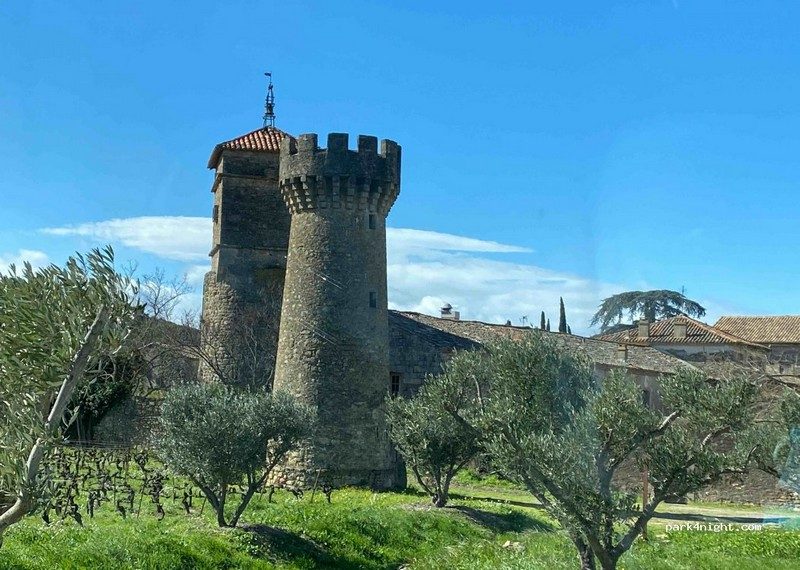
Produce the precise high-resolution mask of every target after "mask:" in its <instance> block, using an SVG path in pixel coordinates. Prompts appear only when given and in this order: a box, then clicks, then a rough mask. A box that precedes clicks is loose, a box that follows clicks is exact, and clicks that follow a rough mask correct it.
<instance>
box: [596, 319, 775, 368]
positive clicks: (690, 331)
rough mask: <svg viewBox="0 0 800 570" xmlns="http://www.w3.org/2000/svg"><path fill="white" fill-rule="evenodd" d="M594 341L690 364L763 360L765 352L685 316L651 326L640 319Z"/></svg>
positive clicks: (763, 349)
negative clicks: (638, 348)
mask: <svg viewBox="0 0 800 570" xmlns="http://www.w3.org/2000/svg"><path fill="white" fill-rule="evenodd" d="M595 338H597V339H600V340H607V341H611V342H617V343H621V344H625V345H628V346H631V345H633V346H650V347H653V348H655V349H657V350H659V351H661V352H665V353H669V354H672V355H673V356H677V357H678V358H680V359H682V360H686V361H690V362H702V361H705V360H709V359H712V360H719V359H731V360H741V359H744V358H759V357H762V358H763V357H765V356H766V355H767V353H768V352H769V348H768V347H767V346H765V345H762V344H759V343H756V342H753V341H750V340H747V339H745V338H742V337H739V336H737V335H735V334H732V333H730V332H728V331H726V330H724V329H722V328H720V327H717V326H711V325H707V324H705V323H703V322H700V321H698V320H695V319H692V318H690V317H686V316H679V317H672V318H668V319H661V320H658V321H655V322H652V323H651V322H649V321H647V320H644V319H643V320H640V321H638V322H637V323H636V325H635V326H634V327H632V328H629V329H625V330H621V331H617V332H614V333H609V334H601V335H598V336H596V337H595Z"/></svg>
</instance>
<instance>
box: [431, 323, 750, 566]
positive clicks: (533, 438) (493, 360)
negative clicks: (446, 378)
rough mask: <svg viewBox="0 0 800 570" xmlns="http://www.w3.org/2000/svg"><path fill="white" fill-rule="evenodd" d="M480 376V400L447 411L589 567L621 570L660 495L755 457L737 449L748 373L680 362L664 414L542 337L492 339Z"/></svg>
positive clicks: (628, 386)
mask: <svg viewBox="0 0 800 570" xmlns="http://www.w3.org/2000/svg"><path fill="white" fill-rule="evenodd" d="M458 358H459V357H458V356H457V357H456V359H458ZM479 371H480V372H479V374H480V377H479V378H465V379H464V383H473V384H475V385H476V386H478V387H479V388H480V390H479V392H477V393H476V401H477V406H475V407H466V408H465V410H466V411H467V412H468V413H460V412H459V411H458V410H455V409H452V408H450V413H451V414H453V416H454V417H456V418H459V421H461V422H463V423H464V424H465V425H469V426H471V427H472V428H473V429H475V430H477V431H479V432H481V435H482V437H483V441H484V446H485V448H486V451H487V453H488V455H489V456H490V458H491V459H492V461H493V462H494V463H495V467H496V468H498V469H499V470H500V471H501V472H504V474H505V475H507V476H509V477H511V478H513V479H516V480H518V481H520V482H522V483H523V484H524V485H525V486H526V487H527V489H528V490H529V491H530V492H531V493H532V494H533V495H534V496H535V497H536V498H537V499H538V500H539V501H540V502H541V503H542V505H543V506H544V508H545V509H546V510H547V511H548V512H549V513H550V514H551V516H553V517H554V518H556V519H557V520H558V521H559V522H560V523H561V525H562V526H563V528H564V529H565V530H566V531H567V532H568V534H569V536H570V538H571V540H572V542H573V543H574V545H575V547H576V550H577V552H578V556H579V558H580V561H581V565H582V567H583V568H595V567H596V564H597V562H599V563H600V566H601V567H602V568H604V569H610V568H616V566H617V563H618V561H619V559H620V557H621V556H622V555H623V554H624V553H625V552H626V551H627V550H628V549H630V547H631V546H632V544H633V542H634V541H635V540H636V538H637V537H639V536H640V535H641V533H642V531H643V530H644V528H645V526H646V524H647V522H648V521H649V520H650V519H651V518H652V516H653V515H654V513H655V510H656V508H657V507H658V505H659V504H660V503H661V502H662V501H664V500H665V499H666V498H667V497H669V496H672V495H685V494H688V493H691V492H694V491H697V490H699V489H701V488H702V487H703V486H705V485H708V484H710V483H713V482H715V481H717V480H718V479H719V478H721V477H722V476H723V475H724V474H725V473H732V472H737V473H740V472H743V470H744V468H745V465H746V464H747V462H748V461H749V459H750V457H749V456H750V454H751V452H752V449H751V450H750V451H749V452H747V453H742V452H741V451H740V449H739V448H737V447H736V445H735V441H736V438H737V437H739V436H740V435H742V434H743V433H745V432H746V430H747V429H748V428H749V426H751V425H752V420H753V409H754V402H755V393H756V388H755V386H754V385H753V384H752V383H750V382H749V381H747V379H745V378H740V377H732V378H729V379H726V380H724V381H717V382H711V381H709V380H708V379H707V378H706V377H705V376H704V375H703V374H702V373H700V372H699V371H697V370H696V369H690V368H688V367H687V368H685V369H682V370H680V371H679V372H678V373H677V374H675V375H673V376H670V377H664V378H662V379H661V382H660V389H661V397H662V400H663V402H664V403H665V406H666V409H667V410H668V412H665V413H661V412H659V411H656V410H652V409H649V408H647V407H646V406H644V405H643V404H642V399H641V391H640V389H639V387H638V386H637V385H636V383H635V382H634V381H633V380H632V379H629V378H627V377H626V376H625V375H624V374H622V373H612V374H610V375H609V376H607V377H606V378H604V379H603V381H602V382H596V381H595V380H594V378H593V375H592V373H591V366H590V364H589V363H588V362H587V361H586V360H585V359H584V357H583V356H580V355H577V354H575V353H573V352H570V350H569V349H568V348H567V347H563V346H558V345H556V344H554V343H553V342H552V341H550V340H548V339H546V338H544V335H538V334H536V333H533V334H531V336H530V337H529V338H528V339H526V340H524V341H522V342H517V343H515V342H511V341H504V342H500V343H498V344H495V345H490V346H488V347H487V350H486V351H485V353H484V356H482V363H481V366H480V368H479ZM444 406H445V408H448V405H447V403H446V402H445V403H444ZM470 414H471V415H470ZM628 461H633V462H637V463H639V464H640V465H642V466H643V465H645V464H646V465H647V466H648V473H649V478H650V484H651V487H652V490H653V493H652V495H651V496H648V497H644V501H643V504H642V506H641V508H636V506H635V503H636V498H635V497H634V496H633V495H631V494H626V493H623V492H621V491H620V490H619V489H618V488H616V487H615V485H614V474H615V473H616V471H617V470H618V469H619V467H620V466H621V465H622V464H623V463H624V462H628Z"/></svg>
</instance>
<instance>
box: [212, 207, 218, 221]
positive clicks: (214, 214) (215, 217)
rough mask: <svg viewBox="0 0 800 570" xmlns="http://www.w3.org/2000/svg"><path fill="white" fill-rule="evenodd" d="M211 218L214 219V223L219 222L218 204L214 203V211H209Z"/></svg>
mask: <svg viewBox="0 0 800 570" xmlns="http://www.w3.org/2000/svg"><path fill="white" fill-rule="evenodd" d="M211 218H212V219H213V220H214V223H215V224H216V223H217V222H219V205H218V204H214V211H213V212H212V213H211Z"/></svg>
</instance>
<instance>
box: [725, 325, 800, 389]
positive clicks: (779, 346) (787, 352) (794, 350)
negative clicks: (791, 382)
mask: <svg viewBox="0 0 800 570" xmlns="http://www.w3.org/2000/svg"><path fill="white" fill-rule="evenodd" d="M714 327H715V328H717V329H720V330H723V331H725V332H727V333H729V334H732V335H736V336H737V337H739V338H743V339H745V340H747V341H749V342H753V343H756V344H759V345H761V346H765V347H767V348H768V349H769V353H768V355H767V358H768V360H769V370H770V372H771V373H772V374H774V375H785V376H793V377H800V315H785V316H776V317H739V316H737V317H734V316H726V317H720V318H719V320H718V321H717V322H716V323H715V324H714Z"/></svg>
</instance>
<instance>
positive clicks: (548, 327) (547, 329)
mask: <svg viewBox="0 0 800 570" xmlns="http://www.w3.org/2000/svg"><path fill="white" fill-rule="evenodd" d="M545 330H546V331H547V332H550V319H547V328H546V329H545Z"/></svg>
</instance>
